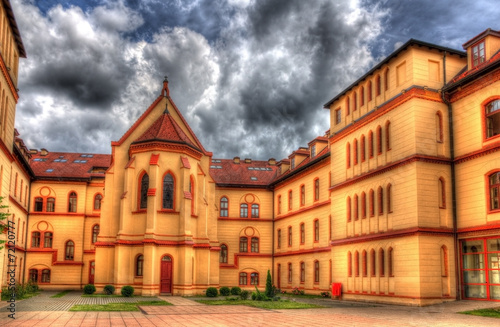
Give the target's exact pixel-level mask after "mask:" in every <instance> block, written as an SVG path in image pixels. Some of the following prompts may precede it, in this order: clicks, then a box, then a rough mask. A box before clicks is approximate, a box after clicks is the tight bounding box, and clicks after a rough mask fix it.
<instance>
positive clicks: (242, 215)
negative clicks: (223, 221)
mask: <svg viewBox="0 0 500 327" xmlns="http://www.w3.org/2000/svg"><path fill="white" fill-rule="evenodd" d="M247 217H248V204H246V203H242V204H240V218H247Z"/></svg>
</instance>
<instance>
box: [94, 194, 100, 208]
mask: <svg viewBox="0 0 500 327" xmlns="http://www.w3.org/2000/svg"><path fill="white" fill-rule="evenodd" d="M101 200H102V195H101V194H96V196H95V197H94V210H101Z"/></svg>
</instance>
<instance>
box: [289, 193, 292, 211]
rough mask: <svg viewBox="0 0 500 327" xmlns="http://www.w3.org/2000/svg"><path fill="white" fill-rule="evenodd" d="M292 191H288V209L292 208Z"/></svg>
mask: <svg viewBox="0 0 500 327" xmlns="http://www.w3.org/2000/svg"><path fill="white" fill-rule="evenodd" d="M292 200H293V193H292V191H288V210H292Z"/></svg>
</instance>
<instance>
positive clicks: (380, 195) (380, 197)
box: [378, 186, 384, 215]
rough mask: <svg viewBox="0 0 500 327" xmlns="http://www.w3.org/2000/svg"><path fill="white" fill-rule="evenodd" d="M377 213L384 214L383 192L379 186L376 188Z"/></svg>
mask: <svg viewBox="0 0 500 327" xmlns="http://www.w3.org/2000/svg"><path fill="white" fill-rule="evenodd" d="M378 213H379V214H380V215H383V214H384V190H383V189H382V187H381V186H379V188H378Z"/></svg>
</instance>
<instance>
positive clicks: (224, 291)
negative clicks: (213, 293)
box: [219, 286, 231, 296]
mask: <svg viewBox="0 0 500 327" xmlns="http://www.w3.org/2000/svg"><path fill="white" fill-rule="evenodd" d="M219 293H220V295H222V296H228V295H229V294H231V290H230V289H229V287H227V286H222V287H221V288H220V289H219Z"/></svg>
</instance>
